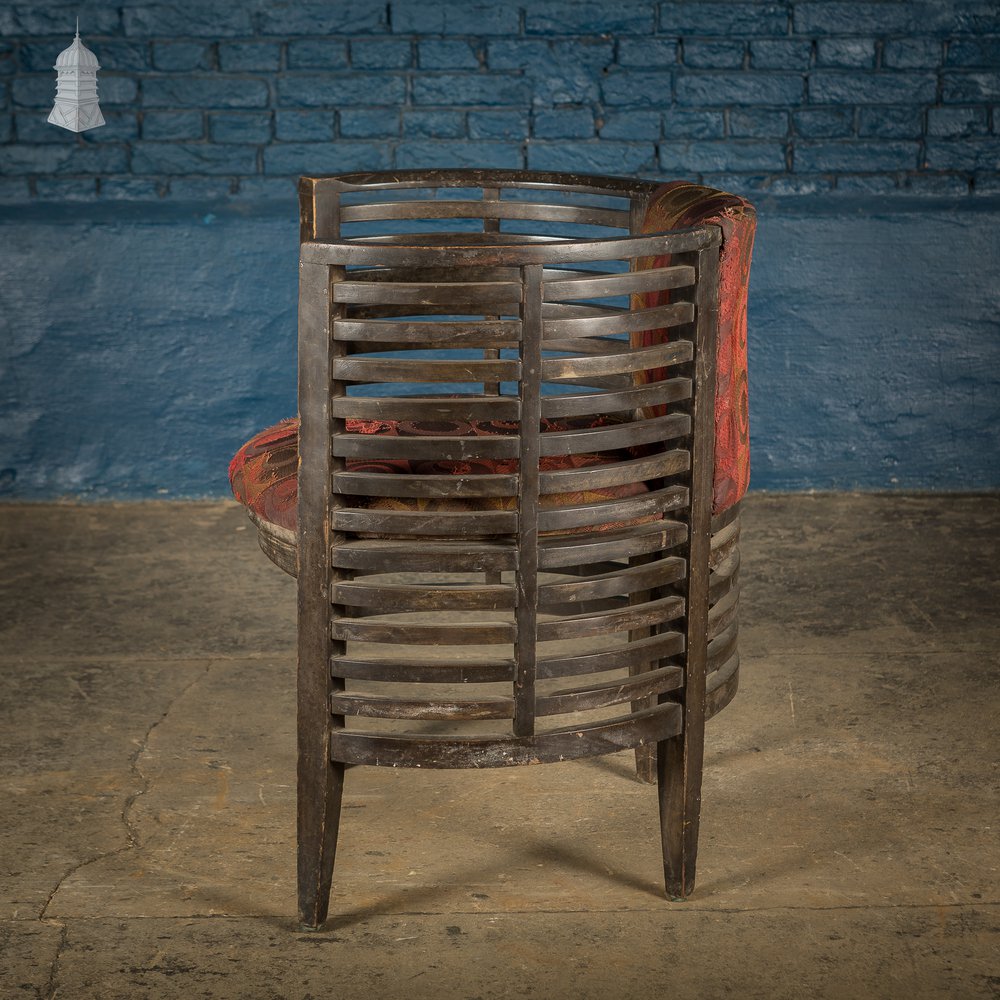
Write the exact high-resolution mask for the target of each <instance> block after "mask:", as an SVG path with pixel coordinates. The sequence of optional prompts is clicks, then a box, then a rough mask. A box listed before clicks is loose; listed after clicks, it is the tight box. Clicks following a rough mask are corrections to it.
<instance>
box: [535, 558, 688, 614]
mask: <svg viewBox="0 0 1000 1000" xmlns="http://www.w3.org/2000/svg"><path fill="white" fill-rule="evenodd" d="M684 567H685V561H684V560H683V559H681V558H680V557H679V556H668V557H667V558H665V559H657V560H656V561H655V562H651V563H642V564H640V565H638V566H630V567H629V568H628V569H621V570H619V571H617V572H613V573H601V574H600V575H599V576H593V577H589V578H585V579H582V580H569V581H566V582H560V583H543V584H541V585H540V586H539V588H538V600H539V601H540V602H541V603H542V604H569V603H571V602H575V601H591V600H594V599H595V598H600V597H617V596H619V595H623V594H631V593H633V592H634V591H637V590H652V589H653V588H654V587H662V586H665V585H666V584H668V583H674V582H676V581H677V580H680V579H681V578H682V577H683V575H684Z"/></svg>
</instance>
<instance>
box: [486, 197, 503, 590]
mask: <svg viewBox="0 0 1000 1000" xmlns="http://www.w3.org/2000/svg"><path fill="white" fill-rule="evenodd" d="M499 198H500V188H498V187H484V188H483V201H488V200H490V199H495V200H499ZM483 232H484V233H499V232H500V220H499V219H485V218H484V219H483ZM483 318H484V319H499V318H500V314H499V313H492V314H490V315H487V316H484V317H483ZM499 357H500V351H499V350H497V349H496V348H491V347H487V348H485V349H484V350H483V359H484V360H486V361H492V360H496V359H497V358H499ZM483 395H485V396H499V395H500V383H499V382H484V383H483ZM501 579H502V576H501V575H500V573H493V572H488V573H487V574H486V582H487V584H490V585H491V586H496V585H497V584H499V583H500V581H501Z"/></svg>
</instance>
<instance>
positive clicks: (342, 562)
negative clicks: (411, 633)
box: [330, 538, 517, 573]
mask: <svg viewBox="0 0 1000 1000" xmlns="http://www.w3.org/2000/svg"><path fill="white" fill-rule="evenodd" d="M330 559H331V564H332V565H333V566H336V567H339V568H341V569H361V570H367V571H368V572H371V573H421V572H428V573H435V572H438V573H476V572H500V571H502V570H512V569H514V567H515V566H516V565H517V550H516V548H514V546H513V545H502V544H499V543H489V542H467V541H447V542H431V541H428V540H426V539H415V540H414V541H398V540H394V539H381V538H371V539H363V540H359V541H349V542H338V543H337V544H335V545H333V546H331V554H330Z"/></svg>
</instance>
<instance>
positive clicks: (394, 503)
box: [229, 416, 657, 533]
mask: <svg viewBox="0 0 1000 1000" xmlns="http://www.w3.org/2000/svg"><path fill="white" fill-rule="evenodd" d="M623 422H624V421H622V420H621V419H620V418H617V417H611V416H599V417H580V418H572V417H570V418H566V419H562V420H543V421H542V430H543V431H568V430H578V429H583V428H591V427H601V426H607V425H611V424H617V423H623ZM517 430H518V428H517V424H516V423H499V422H496V421H449V422H444V421H440V420H436V421H433V422H419V421H410V420H408V421H395V420H348V421H347V431H348V433H350V434H384V435H390V436H399V437H414V436H427V435H433V436H435V437H470V436H473V435H496V434H516V433H517ZM298 450H299V422H298V420H297V419H295V418H291V419H288V420H282V421H281V423H278V424H275V425H274V426H273V427H268V428H267V430H264V431H261V432H260V433H259V434H255V435H254V436H253V437H252V438H251V439H250V440H249V441H247V443H246V444H245V445H243V447H242V448H240V450H239V451H238V452H237V453H236V454H235V456H234V457H233V460H232V462H230V464H229V482H230V485H231V486H232V489H233V495H234V496H235V497H236V499H237V500H239V502H240V503H241V504H243V505H244V506H246V507H247V508H248V509H249V510H251V511H252V512H253V513H254V514H255V515H257V516H258V517H259V518H261V519H263V520H265V521H269V522H270V523H272V524H276V525H278V526H280V527H283V528H289V529H291V530H293V531H294V530H295V527H296V523H297V513H298V499H299V498H298V480H297V476H298V461H299V455H298ZM630 457H631V456H630V455H629V453H628V452H626V451H615V452H612V451H608V452H591V453H583V454H575V455H546V456H544V457H543V458H542V459H541V461H540V462H539V468H540V469H541V470H542V471H544V472H547V471H552V470H558V469H578V468H584V467H587V466H591V465H605V464H607V463H610V462H620V461H624V460H626V459H628V458H630ZM347 468H348V470H349V471H351V472H362V471H365V472H382V473H388V474H392V473H413V474H417V475H429V474H438V475H440V474H453V475H475V474H484V473H508V472H516V471H517V460H516V459H474V460H470V461H462V462H458V461H413V462H411V461H407V460H402V459H401V460H387V459H373V460H366V459H348V461H347ZM646 492H648V487H647V486H646V484H645V483H623V484H622V485H620V486H609V487H601V488H598V489H592V490H579V491H575V492H572V493H552V494H543V495H542V497H541V498H540V500H539V503H540V506H542V507H559V506H566V505H569V504H574V503H593V502H597V501H600V500H613V499H618V498H624V497H630V496H637V495H639V494H641V493H646ZM360 502H361V503H363V505H364V506H367V507H370V508H372V509H375V510H379V509H382V510H417V509H421V510H515V509H516V507H517V499H516V498H515V497H480V498H475V499H465V500H454V499H448V500H434V499H431V500H418V499H415V498H409V497H372V498H370V499H367V500H364V501H360ZM656 518H657V515H650V516H647V517H642V518H637V519H635V520H630V521H622V522H612V523H606V524H599V525H594V526H593V527H584V528H575V529H572V532H573V533H576V532H581V531H583V532H586V531H598V530H603V531H607V530H612V529H614V528H622V527H627V526H630V525H633V524H643V523H645V522H647V521H650V520H655V519H656ZM567 533H569V532H567Z"/></svg>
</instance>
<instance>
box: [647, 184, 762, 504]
mask: <svg viewBox="0 0 1000 1000" xmlns="http://www.w3.org/2000/svg"><path fill="white" fill-rule="evenodd" d="M705 224H712V225H717V226H719V227H720V228H721V229H722V248H721V251H720V256H719V340H718V344H717V346H716V383H715V477H714V483H713V490H712V493H713V496H712V512H713V513H714V514H719V513H721V512H722V511H724V510H726V509H727V508H729V507H731V506H732V505H733V504H734V503H736V502H737V501H739V500H740V499H741V498H742V496H743V494H744V493H746V491H747V486H748V485H749V484H750V435H749V424H750V420H749V407H748V399H747V290H748V285H749V281H750V258H751V256H752V253H753V238H754V231H755V229H756V225H757V216H756V213H755V212H754V208H753V206H752V205H751V204H750V203H749V202H748V201H746V200H744V199H743V198H740V197H738V196H737V195H734V194H726V193H725V192H723V191H717V190H715V189H714V188H709V187H703V186H701V185H699V184H691V183H689V182H688V181H673V182H671V183H670V184H664V185H663V186H662V187H660V188H657V190H656V192H655V193H654V194H653V197H652V199H651V200H650V203H649V207H648V209H647V210H646V217H645V219H644V221H643V225H642V231H643V232H644V233H661V232H666V231H668V230H671V229H682V228H685V227H687V226H700V225H705ZM669 264H670V257H669V256H666V257H647V258H645V259H643V260H641V261H640V262H639V267H640V269H645V268H650V267H666V266H668V265H669ZM639 298H640V304H641V305H642V306H643V307H644V308H650V307H652V306H660V305H666V304H667V303H669V302H670V291H669V290H667V289H665V290H663V291H659V292H647V293H644V294H643V295H642V296H640V297H639ZM669 335H670V331H669V329H664V330H644V331H642V332H640V333H635V334H633V335H632V345H633V347H640V346H641V347H646V346H651V345H653V344H661V343H664V342H665V341H667V340H668V339H669ZM667 374H668V373H667V372H666V371H665V370H660V371H652V372H641V373H639V379H640V381H650V382H653V381H658V380H660V379H663V378H666V377H667ZM651 409H652V410H654V411H657V412H656V413H655V414H653V413H650V414H649V415H650V416H653V415H656V416H659V415H660V411H663V412H665V408H664V407H651Z"/></svg>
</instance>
